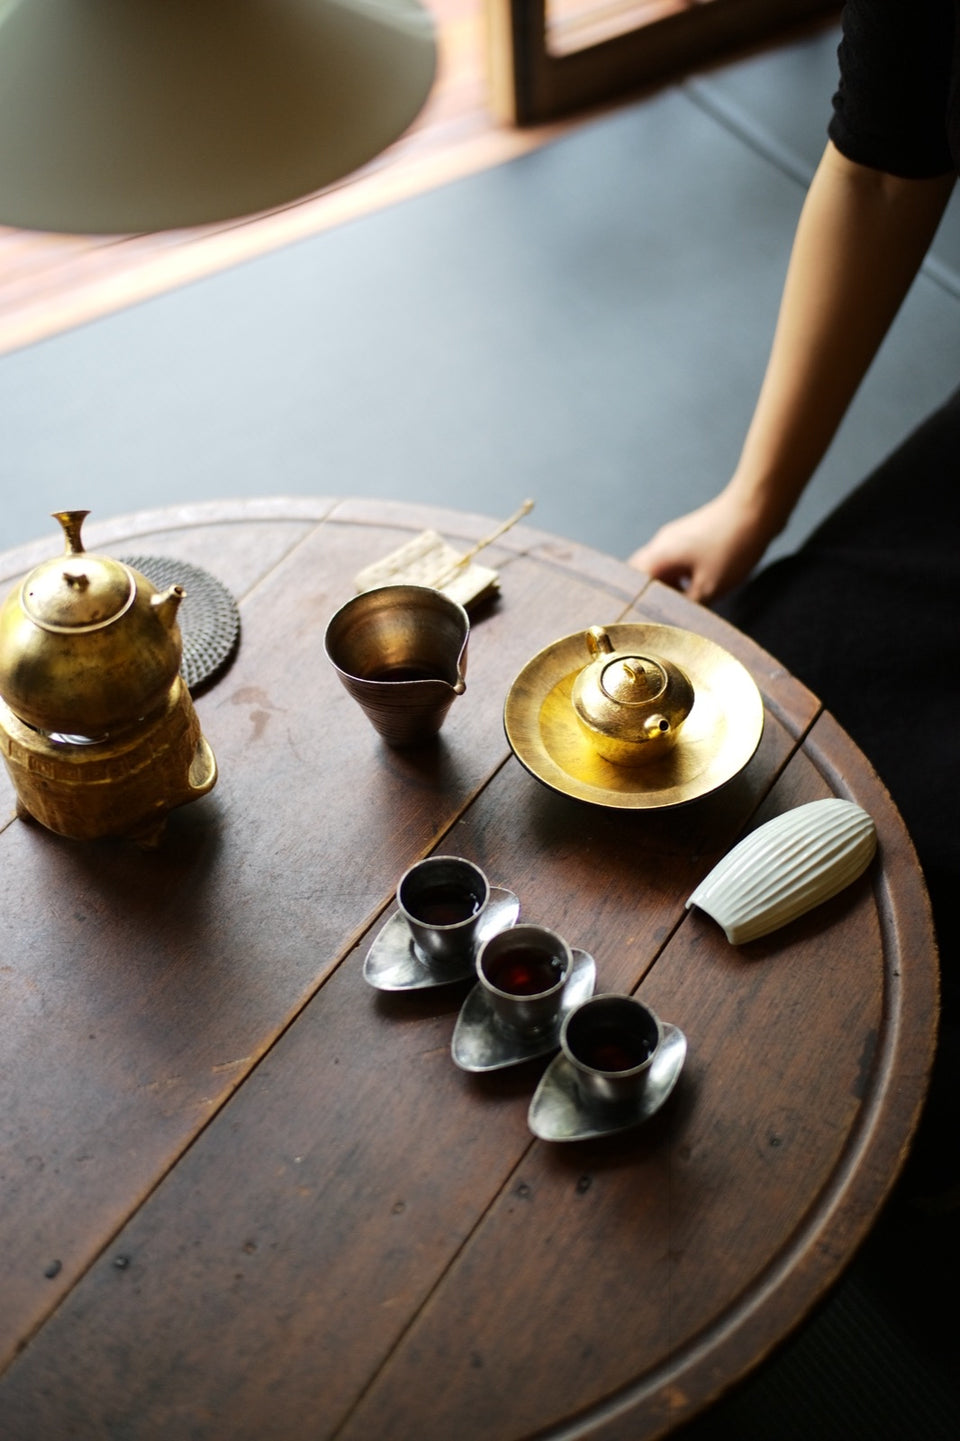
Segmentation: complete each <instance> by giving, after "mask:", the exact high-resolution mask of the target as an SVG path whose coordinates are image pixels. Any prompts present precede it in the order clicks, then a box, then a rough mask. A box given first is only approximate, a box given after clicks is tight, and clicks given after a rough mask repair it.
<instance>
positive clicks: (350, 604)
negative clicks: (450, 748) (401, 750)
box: [324, 585, 470, 746]
mask: <svg viewBox="0 0 960 1441" xmlns="http://www.w3.org/2000/svg"><path fill="white" fill-rule="evenodd" d="M469 634H470V621H469V619H468V617H467V612H466V611H465V610H464V608H463V606H462V605H458V604H457V602H456V601H455V600H451V599H450V597H449V596H446V595H442V594H441V593H440V591H437V590H433V589H431V587H430V586H425V585H382V586H378V587H377V589H376V590H368V591H366V592H365V593H364V594H363V595H357V596H354V598H353V599H352V600H348V601H347V603H346V605H343V606H341V607H340V609H339V610H338V611H337V612H336V614H335V615H334V616H333V618H332V619H331V620H330V622H329V624H328V626H327V630H326V634H325V636H324V647H325V649H326V652H327V656H328V658H329V660H330V662H331V664H332V665H333V667H334V669H335V670H336V672H337V674H338V676H339V677H340V680H341V681H342V682H343V685H344V686H345V688H346V689H347V691H349V693H350V695H352V696H353V698H354V700H356V701H357V702H358V703H359V704H360V705H361V706H362V707H363V709H364V711H365V712H366V715H367V717H368V718H369V720H370V721H371V723H372V724H373V726H374V727H375V728H376V730H377V731H378V732H379V733H380V735H381V736H383V738H384V740H385V741H387V742H388V744H390V745H393V746H408V745H415V744H417V742H419V741H423V740H427V739H429V738H430V737H431V736H434V735H436V733H437V731H438V730H439V729H440V727H441V725H442V724H443V721H444V718H445V716H446V714H447V711H448V710H449V709H450V706H451V704H452V703H453V701H454V700H455V698H456V697H457V696H458V695H462V694H463V692H464V690H465V689H466V681H465V680H464V674H465V672H466V668H467V639H468V637H469Z"/></svg>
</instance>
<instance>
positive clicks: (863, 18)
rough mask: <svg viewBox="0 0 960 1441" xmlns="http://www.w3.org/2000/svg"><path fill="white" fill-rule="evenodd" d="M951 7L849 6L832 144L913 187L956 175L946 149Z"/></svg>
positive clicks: (882, 1)
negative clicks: (911, 182)
mask: <svg viewBox="0 0 960 1441" xmlns="http://www.w3.org/2000/svg"><path fill="white" fill-rule="evenodd" d="M954 24H955V3H954V0H847V3H846V4H845V5H844V8H843V16H842V25H843V38H842V40H841V42H840V49H839V52H838V54H839V60H840V86H839V89H838V90H837V93H836V95H835V96H834V99H833V116H832V119H831V121H830V126H829V131H828V133H829V135H830V139H831V140H832V141H833V143H834V145H836V147H837V149H838V150H840V151H841V152H842V153H843V154H844V155H846V156H847V158H848V159H850V160H854V161H857V162H858V163H859V164H861V165H869V166H871V167H873V168H874V169H877V170H885V171H887V172H889V173H890V174H892V175H902V176H905V177H908V178H911V179H920V178H922V177H925V176H932V175H942V174H944V173H945V172H946V171H949V170H953V169H954V168H955V166H954V161H953V159H952V158H951V154H950V146H949V142H948V112H949V108H950V104H951V100H952V94H951V72H952V68H953V56H954Z"/></svg>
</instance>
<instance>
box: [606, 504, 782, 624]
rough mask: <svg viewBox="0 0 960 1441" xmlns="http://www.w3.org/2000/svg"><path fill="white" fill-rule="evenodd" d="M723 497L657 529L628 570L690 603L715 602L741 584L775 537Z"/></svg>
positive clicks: (771, 529) (745, 510) (771, 532)
mask: <svg viewBox="0 0 960 1441" xmlns="http://www.w3.org/2000/svg"><path fill="white" fill-rule="evenodd" d="M775 531H776V527H770V526H768V525H766V524H764V523H763V521H762V520H761V519H759V518H757V517H755V516H753V515H751V514H750V512H749V510H748V509H746V508H745V507H744V506H743V505H742V504H741V503H740V501H739V499H738V498H736V497H735V496H733V495H732V494H730V492H728V491H722V492H721V493H720V495H718V496H716V497H715V498H714V499H713V500H710V501H708V502H707V504H706V505H702V506H700V507H699V508H698V509H697V510H692V511H690V512H689V514H687V515H683V516H680V518H679V519H678V520H671V521H670V522H669V523H668V524H667V525H665V526H662V527H661V529H660V530H658V531H657V533H656V535H654V536H653V537H652V538H651V539H650V540H648V541H647V543H646V545H642V546H641V547H640V549H639V550H635V551H634V553H633V555H631V557H630V564H631V565H633V566H636V568H637V569H638V570H643V571H646V572H647V574H648V575H650V576H652V577H653V578H654V579H655V580H662V581H663V582H665V584H667V585H672V586H673V587H674V588H675V589H676V590H682V591H685V592H686V594H687V595H688V596H689V597H690V599H691V600H696V601H710V600H716V599H717V598H718V597H719V596H721V595H723V594H724V593H725V592H726V591H728V590H732V589H733V587H734V586H735V585H739V584H740V582H741V581H742V580H746V578H747V576H748V575H749V574H750V572H751V570H753V567H754V566H755V565H756V563H757V561H758V560H759V559H760V557H761V556H762V555H763V552H764V551H765V550H766V548H767V546H768V544H769V543H770V541H771V540H772V538H773V535H774V534H775Z"/></svg>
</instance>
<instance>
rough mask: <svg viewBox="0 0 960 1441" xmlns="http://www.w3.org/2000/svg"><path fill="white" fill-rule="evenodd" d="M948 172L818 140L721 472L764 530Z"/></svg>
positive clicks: (930, 231)
mask: <svg viewBox="0 0 960 1441" xmlns="http://www.w3.org/2000/svg"><path fill="white" fill-rule="evenodd" d="M953 180H954V177H953V176H950V175H946V176H938V177H936V178H935V179H932V180H902V179H899V178H897V177H895V176H891V175H886V174H884V173H882V172H880V171H876V170H870V169H867V168H866V167H864V166H861V165H856V164H854V163H853V162H852V161H850V160H847V159H846V158H845V157H844V156H842V155H841V154H840V153H839V151H837V150H836V149H835V148H834V147H833V146H832V145H828V146H827V149H826V151H825V153H824V156H823V159H822V160H821V162H820V165H819V167H818V169H817V173H816V175H815V176H814V179H813V182H812V184H811V186H810V190H809V193H808V195H807V199H806V202H805V204H804V208H803V213H802V215H801V218H800V223H799V225H798V227H797V234H796V239H795V241H794V247H793V252H792V255H791V259H790V265H789V269H788V272H787V278H786V282H785V285H784V291H783V298H782V301H781V305H780V314H779V319H778V322H777V328H776V333H775V335H774V341H773V346H772V349H771V352H770V359H769V362H768V365H767V371H766V375H765V377H764V382H763V385H762V388H761V391H760V396H759V399H758V401H757V406H756V410H755V412H754V416H753V420H752V422H751V425H750V428H749V431H748V433H747V437H746V441H745V443H744V447H743V451H742V454H741V457H740V461H739V463H738V465H737V469H736V471H735V473H734V476H733V478H732V480H731V482H730V489H731V490H732V491H733V492H734V493H735V494H737V496H738V498H739V500H740V501H741V503H742V504H743V505H744V506H745V507H746V508H747V509H749V510H752V511H753V512H754V513H756V514H761V515H762V517H763V521H762V524H763V525H764V527H765V528H766V529H768V530H769V533H770V537H771V538H772V536H773V535H774V534H776V532H777V531H778V530H780V529H782V527H783V525H784V524H785V523H786V520H787V518H788V517H789V515H790V512H791V510H792V509H793V506H794V505H795V503H796V501H797V498H798V497H799V495H800V492H801V491H802V490H803V488H804V486H805V485H806V483H807V481H808V480H809V479H810V477H811V475H812V474H813V472H814V470H815V469H816V467H817V465H818V464H819V462H820V460H821V458H822V456H823V454H824V452H825V451H826V449H827V447H828V446H829V444H830V442H831V440H832V439H833V436H834V434H835V432H836V430H837V427H838V426H839V424H840V421H841V420H842V419H843V416H844V413H845V411H846V409H847V407H848V405H849V404H850V401H851V400H852V398H853V396H854V393H855V392H856V390H857V388H858V386H859V384H860V381H861V380H862V379H863V377H864V375H865V373H866V371H867V369H868V368H869V366H870V363H871V361H872V360H873V357H874V355H875V354H876V351H877V349H878V347H879V345H880V342H881V341H882V340H883V337H884V335H885V334H886V332H887V329H888V328H889V326H890V323H891V321H892V320H893V318H894V316H895V315H896V313H897V310H898V309H899V307H900V304H901V302H902V300H903V298H904V296H905V295H906V293H907V291H908V289H909V288H910V284H911V282H912V280H913V279H914V276H915V275H916V273H917V270H918V269H919V267H920V264H921V262H922V260H923V257H924V255H925V254H926V251H927V249H928V247H929V245H930V242H931V240H932V239H933V236H934V233H935V231H936V228H937V225H938V223H939V221H940V218H941V216H942V214H943V210H944V207H945V205H946V203H947V200H948V198H949V195H950V191H951V189H952V186H953Z"/></svg>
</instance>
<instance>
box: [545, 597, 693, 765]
mask: <svg viewBox="0 0 960 1441" xmlns="http://www.w3.org/2000/svg"><path fill="white" fill-rule="evenodd" d="M585 637H586V642H587V647H588V649H589V651H590V654H591V656H592V657H593V659H592V660H591V662H590V663H589V664H588V665H586V666H584V668H583V670H581V671H580V673H579V674H578V676H577V678H576V680H575V681H574V683H573V691H572V695H571V700H572V702H573V709H574V712H575V714H576V717H577V720H578V722H579V723H580V727H581V729H582V731H583V733H584V735H585V736H586V737H587V739H588V740H589V741H590V744H591V745H592V746H593V748H594V749H595V750H596V751H597V753H598V754H599V755H601V756H603V757H604V759H605V760H608V761H612V762H613V763H614V764H615V765H624V766H635V765H645V764H646V763H647V762H648V761H650V760H653V759H655V758H656V757H658V756H662V755H664V754H665V752H666V751H668V750H669V749H670V748H671V747H672V746H673V745H675V744H676V740H677V737H678V736H679V734H680V730H681V727H682V726H683V723H684V721H685V720H686V718H687V716H688V715H689V714H690V711H691V710H692V709H693V702H694V690H693V686H692V684H691V683H690V678H689V677H688V676H687V674H686V672H685V671H683V670H681V668H680V667H679V666H678V665H676V664H675V663H674V662H673V661H670V660H667V659H666V658H665V657H663V656H658V655H637V654H635V653H633V652H627V651H615V650H614V648H613V643H612V642H611V640H610V637H609V635H608V634H607V632H606V631H605V630H604V629H603V627H602V626H591V627H590V629H589V630H588V631H586V632H585Z"/></svg>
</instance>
